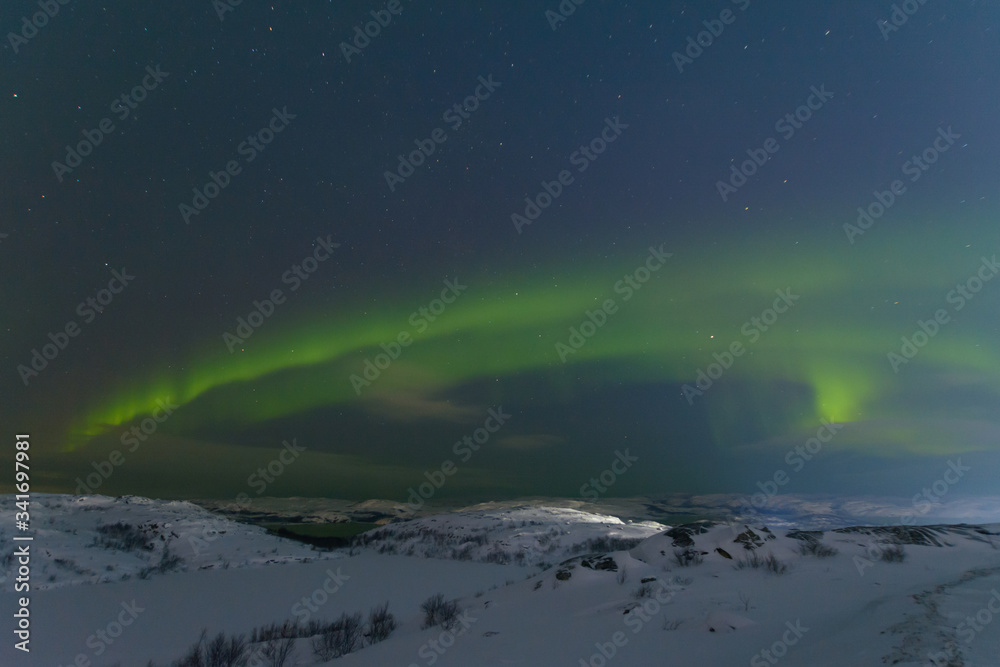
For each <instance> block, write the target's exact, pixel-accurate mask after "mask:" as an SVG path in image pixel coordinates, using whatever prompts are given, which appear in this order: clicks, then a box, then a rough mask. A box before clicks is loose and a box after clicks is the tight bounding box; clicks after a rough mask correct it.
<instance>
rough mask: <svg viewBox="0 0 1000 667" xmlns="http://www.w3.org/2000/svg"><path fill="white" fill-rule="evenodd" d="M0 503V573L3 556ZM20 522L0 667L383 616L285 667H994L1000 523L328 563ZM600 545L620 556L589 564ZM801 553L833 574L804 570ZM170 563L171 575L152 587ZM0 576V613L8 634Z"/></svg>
mask: <svg viewBox="0 0 1000 667" xmlns="http://www.w3.org/2000/svg"><path fill="white" fill-rule="evenodd" d="M6 500H7V501H8V502H6V503H4V504H3V505H2V507H3V508H4V509H3V510H0V526H2V527H3V529H2V530H3V531H6V532H2V533H0V554H6V553H7V552H9V551H12V549H13V547H12V545H13V542H12V540H11V539H10V538H11V533H12V531H11V529H10V526H12V525H13V515H12V511H13V510H12V509H9V508H13V503H12V501H11V499H10V498H7V499H6ZM32 510H33V511H32V519H33V521H34V522H35V524H34V526H35V528H36V530H35V540H34V542H32V555H33V559H32V591H31V607H30V608H31V613H32V616H31V618H32V630H33V634H32V644H31V646H32V652H31V655H30V658H29V659H27V660H25V659H24V656H23V654H21V653H20V652H18V651H15V650H14V648H13V640H12V639H11V637H12V634H11V633H10V631H9V630H8V631H7V632H6V633H5V636H6V637H7V639H6V640H5V641H4V643H3V644H2V645H0V664H4V665H7V664H30V665H46V666H47V667H48V666H52V665H70V664H80V665H84V666H86V665H109V666H110V665H114V664H116V663H117V662H120V664H121V665H123V666H129V667H130V666H132V665H136V666H143V665H146V664H147V662H148V661H149V660H150V659H154V660H155V661H156V663H157V665H159V666H161V667H162V665H166V664H169V663H170V662H171V661H173V660H176V659H179V658H180V657H181V655H182V654H183V653H184V652H185V651H186V650H187V648H188V647H189V646H190V645H191V644H193V643H194V642H195V641H196V640H197V638H198V636H199V633H200V632H201V630H202V629H203V628H205V629H207V630H208V632H209V634H210V635H212V634H215V633H218V632H220V631H221V632H226V633H247V634H249V632H250V630H251V629H253V628H255V627H259V626H261V625H264V624H268V623H272V622H277V623H281V622H283V621H285V620H292V621H296V620H297V621H303V622H304V621H306V620H322V621H330V620H333V619H335V618H337V617H338V616H339V615H340V614H341V613H344V612H347V613H353V612H357V611H360V612H362V613H363V614H367V612H368V610H369V609H371V608H372V607H374V606H376V605H378V604H380V603H382V602H385V601H388V602H389V610H390V611H391V612H392V613H393V614H394V615H395V616H396V620H397V622H398V628H397V629H396V631H395V632H394V633H393V634H392V635H391V636H390V637H389V639H387V640H385V641H383V642H381V643H378V644H374V645H371V646H365V647H364V648H362V649H361V650H359V651H357V652H355V653H352V654H350V655H347V656H344V657H342V658H339V659H335V660H332V661H330V662H327V663H320V662H317V661H316V660H315V659H314V657H313V654H312V651H311V649H310V646H309V640H308V639H299V640H297V641H296V648H295V652H294V654H293V656H292V660H291V661H289V663H288V664H289V665H293V664H294V665H314V664H327V665H344V666H345V667H354V666H366V665H371V666H373V667H374V666H379V667H384V666H386V665H398V666H400V667H411V666H413V665H417V666H420V667H423V666H425V665H431V664H434V665H439V666H442V667H448V666H452V665H453V666H456V667H457V666H461V667H476V666H494V665H496V666H500V665H523V666H534V665H538V666H545V667H549V666H558V665H566V666H573V667H578V666H580V665H593V666H595V667H596V666H597V665H609V666H614V665H623V666H629V667H645V666H646V665H650V666H652V665H664V664H677V665H695V664H699V665H751V666H752V667H757V666H758V665H772V664H779V663H780V664H781V665H873V666H874V665H883V664H895V665H901V666H918V665H919V666H922V665H926V664H934V663H932V662H930V659H931V656H932V655H938V656H939V657H940V658H941V660H942V662H941V663H940V664H945V662H944V660H945V658H947V659H950V660H952V662H953V664H962V665H965V666H966V667H973V666H980V667H982V666H986V665H992V666H994V667H995V666H996V665H998V664H1000V622H998V621H997V617H998V615H1000V592H998V591H1000V550H998V547H1000V535H998V533H1000V525H998V524H987V525H983V526H978V527H977V526H966V525H962V526H944V525H935V526H924V527H920V528H916V527H899V528H895V529H892V530H889V529H886V528H885V527H867V528H865V527H863V528H855V529H850V530H843V529H838V530H825V531H824V532H818V531H817V532H811V533H801V532H797V531H793V530H789V529H788V528H784V527H783V528H775V527H771V528H769V529H768V528H766V527H765V526H762V525H758V524H754V523H751V524H726V523H710V522H703V523H701V524H698V525H688V526H683V527H678V528H674V529H670V530H667V528H668V527H666V526H662V525H660V524H657V523H655V522H650V521H635V522H632V523H629V522H627V521H624V522H623V521H621V520H620V519H617V518H615V517H613V516H609V515H602V514H596V513H590V512H587V511H585V510H584V509H580V508H568V507H546V506H539V505H535V504H528V505H509V506H496V505H493V504H491V505H485V506H478V507H471V508H464V509H463V510H461V511H457V512H450V513H446V514H440V515H436V516H425V517H421V518H417V519H414V520H411V521H405V522H398V523H391V524H388V525H386V526H384V527H383V528H382V529H380V530H379V532H377V533H375V538H374V539H371V540H370V542H369V546H368V547H365V548H358V547H355V548H354V549H352V550H338V551H331V552H325V551H317V550H315V549H313V548H311V547H309V546H306V545H303V544H300V543H296V542H291V541H287V540H283V539H280V538H278V537H275V536H273V535H270V534H268V533H266V532H265V531H263V530H262V529H260V528H257V527H254V526H247V525H245V524H239V523H236V522H233V521H230V520H226V519H219V518H218V517H215V516H214V515H212V514H210V513H208V512H207V511H206V510H204V509H202V508H201V507H198V506H196V505H193V504H191V503H184V502H164V501H150V500H146V499H139V498H123V499H112V498H106V497H102V496H88V497H82V498H80V497H74V496H61V495H43V494H38V495H36V496H34V498H33V505H32ZM118 522H122V523H126V524H130V525H133V526H145V527H146V531H145V533H144V534H145V535H146V536H148V537H150V540H149V543H148V544H151V548H148V549H147V548H140V549H138V550H134V551H121V550H115V549H108V548H105V547H103V546H96V545H94V544H93V542H94V539H95V538H98V539H99V538H100V537H101V535H102V533H101V532H99V531H98V526H101V525H109V524H116V523H118ZM161 537H162V539H161ZM608 537H615V538H618V539H628V540H630V541H629V542H621V543H617V544H618V545H619V546H622V548H618V549H612V550H610V551H609V552H607V553H605V552H604V550H599V551H598V552H596V553H592V552H591V550H590V549H588V548H586V547H587V546H588V545H592V544H594V542H593V541H592V540H599V539H602V538H608ZM198 539H202V540H204V544H203V545H200V548H196V547H195V546H192V545H199V543H198V541H197V540H198ZM891 542H895V543H903V544H902V545H901V546H902V549H903V552H904V554H905V558H904V559H903V560H902V562H884V561H883V560H882V559H881V554H882V552H883V550H884V549H885V548H886V547H887V546H890V543H891ZM814 543H815V544H818V545H822V546H825V547H829V548H831V549H834V550H836V553H835V555H832V556H828V557H820V556H818V555H812V554H809V553H803V545H809V544H814ZM633 544H634V546H631V545H633ZM747 546H749V547H753V548H752V549H748V548H746V547H747ZM168 547H169V550H170V553H172V554H175V555H179V556H181V557H182V561H181V562H180V563H178V564H176V566H175V567H173V568H172V569H170V570H169V571H166V572H158V571H156V570H155V569H153V570H150V568H151V567H154V568H155V565H156V564H157V563H159V562H161V561H162V559H163V553H164V552H165V550H167V548H168ZM629 547H630V548H629ZM3 550H7V551H3ZM379 550H382V551H383V552H384V553H379ZM196 551H197V553H195V552H196ZM390 552H394V553H390ZM685 552H687V555H685ZM819 553H822V550H819ZM517 554H525V555H524V556H523V557H521V558H518V557H517ZM727 555H728V556H730V557H729V558H727V557H726V556H727ZM770 556H773V557H774V558H775V559H776V561H775V567H774V568H772V569H775V570H779V571H780V570H781V566H784V567H785V568H787V569H785V570H784V571H783V572H782V573H775V572H773V571H770V570H769V569H768V568H767V567H766V565H765V566H761V567H753V566H752V563H753V562H754V561H755V557H756V562H757V563H758V564H760V563H762V562H765V560H766V558H767V557H770ZM456 557H457V558H458V559H457V560H456ZM56 559H59V561H60V562H58V563H57V560H56ZM8 560H9V559H5V561H4V562H5V565H6V567H5V568H4V570H5V572H6V573H8V578H7V580H6V581H4V582H3V591H4V592H3V593H2V594H0V599H2V604H3V605H4V607H3V608H4V610H6V611H4V614H5V616H6V617H7V618H10V614H12V613H13V611H14V610H15V609H16V597H17V595H16V594H15V593H14V592H13V579H12V577H10V574H12V572H13V570H12V569H11V567H10V563H9V562H7V561H8ZM489 561H492V562H489ZM741 562H742V563H743V566H742V567H740V566H739V565H740V563H741ZM227 563H228V566H227V565H226V564H227ZM684 563H687V565H685V564H684ZM542 565H551V567H547V568H546V569H542ZM144 571H145V574H144V575H143V576H142V577H141V576H140V575H141V574H142V573H143V572H144ZM126 575H127V576H126ZM435 593H443V594H444V595H445V597H446V599H457V600H458V603H459V606H460V608H461V609H462V615H460V617H459V622H458V623H457V624H456V625H455V626H453V628H452V629H451V630H450V631H449V630H444V629H442V628H441V627H435V628H428V629H424V628H422V627H421V621H422V612H421V611H420V605H421V603H422V602H423V601H424V600H426V599H427V598H428V597H429V596H431V595H433V594H435ZM309 604H312V605H313V608H312V609H310V608H309ZM129 610H131V612H130V611H129ZM130 613H131V615H130ZM119 620H123V621H129V623H128V624H127V625H126V626H124V627H121V626H118V621H119ZM8 627H9V628H11V629H12V625H11V623H10V622H8ZM119 629H120V630H121V632H120V634H117V631H118V630H119ZM99 630H100V631H103V632H104V633H107V634H105V635H104V636H105V637H106V638H108V639H109V640H111V641H110V642H104V641H102V640H101V639H99V635H98V631H99ZM113 632H114V633H115V634H116V636H113V637H112V636H111V635H112V633H113ZM98 653H99V655H98ZM77 656H82V657H81V659H80V661H79V662H74V661H76V660H77Z"/></svg>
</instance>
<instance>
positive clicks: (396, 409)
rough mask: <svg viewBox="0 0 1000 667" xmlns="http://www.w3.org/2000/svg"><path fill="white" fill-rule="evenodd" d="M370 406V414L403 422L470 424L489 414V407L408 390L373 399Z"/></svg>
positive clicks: (384, 394)
mask: <svg viewBox="0 0 1000 667" xmlns="http://www.w3.org/2000/svg"><path fill="white" fill-rule="evenodd" d="M366 407H367V409H368V411H369V412H372V413H374V414H377V415H381V416H382V417H385V418H387V419H391V420H393V421H402V422H412V421H419V420H423V419H433V420H437V421H445V422H452V423H455V424H468V423H473V422H475V421H476V420H477V419H481V418H482V414H483V413H484V412H485V408H480V407H476V406H463V405H455V404H454V403H453V402H452V401H451V400H450V399H446V398H431V397H429V396H425V395H423V394H421V393H419V392H411V391H405V390H397V391H392V392H386V393H382V394H380V395H378V396H377V397H375V398H373V399H371V401H370V402H369V403H368V405H367V406H366Z"/></svg>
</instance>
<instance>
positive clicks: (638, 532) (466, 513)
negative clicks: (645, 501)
mask: <svg viewBox="0 0 1000 667" xmlns="http://www.w3.org/2000/svg"><path fill="white" fill-rule="evenodd" d="M664 528H666V526H664V525H663V524H660V523H656V522H654V521H640V522H632V521H627V522H623V521H622V520H621V519H618V518H616V517H613V516H604V515H601V514H591V513H589V512H583V511H581V510H575V509H566V508H557V507H532V506H521V507H508V508H499V509H495V508H493V507H492V506H491V505H486V506H473V507H469V508H466V509H463V510H460V511H457V512H453V513H450V514H440V515H436V516H431V517H424V518H420V519H414V520H412V521H407V522H404V523H393V524H390V525H387V526H384V527H382V528H378V529H376V530H372V531H369V532H367V533H364V534H362V535H360V536H358V538H357V539H356V540H355V544H357V545H358V546H362V547H365V548H368V549H373V550H375V551H378V553H390V554H396V553H399V554H403V555H406V556H423V557H427V558H449V559H453V560H472V561H477V562H481V563H500V564H507V563H515V564H517V565H537V566H540V567H543V568H545V567H550V566H551V565H553V564H555V563H559V562H561V561H563V560H565V559H566V558H569V557H570V556H573V555H575V554H579V553H582V552H595V551H615V550H617V549H627V548H631V547H632V546H634V545H635V544H638V543H639V542H641V541H642V540H643V539H644V538H647V537H649V536H650V535H655V534H657V533H659V532H661V531H662V530H664Z"/></svg>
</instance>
